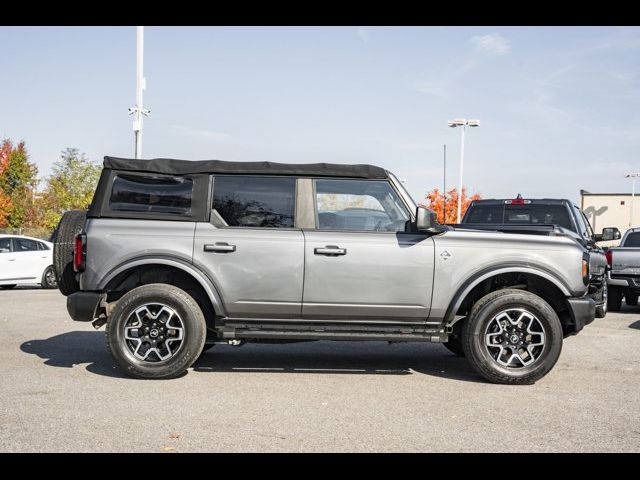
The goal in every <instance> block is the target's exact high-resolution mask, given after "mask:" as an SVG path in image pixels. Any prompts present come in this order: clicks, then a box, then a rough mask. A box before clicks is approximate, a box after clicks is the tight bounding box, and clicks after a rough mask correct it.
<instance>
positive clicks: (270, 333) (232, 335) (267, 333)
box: [219, 329, 447, 343]
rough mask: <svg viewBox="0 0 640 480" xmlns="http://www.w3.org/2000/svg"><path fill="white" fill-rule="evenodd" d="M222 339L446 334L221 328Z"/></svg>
mask: <svg viewBox="0 0 640 480" xmlns="http://www.w3.org/2000/svg"><path fill="white" fill-rule="evenodd" d="M219 333H220V337H221V338H223V339H240V338H246V339H249V338H270V339H282V340H293V339H296V340H352V341H353V340H359V341H384V342H437V343H442V342H446V341H447V334H446V333H443V332H431V333H408V334H405V333H363V332H336V331H333V332H331V331H329V332H327V331H323V332H317V331H316V332H314V331H305V332H299V331H291V330H289V331H286V330H284V331H283V330H245V329H236V330H221V331H220V332H219Z"/></svg>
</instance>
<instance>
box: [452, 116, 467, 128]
mask: <svg viewBox="0 0 640 480" xmlns="http://www.w3.org/2000/svg"><path fill="white" fill-rule="evenodd" d="M466 123H467V120H466V119H464V118H454V119H453V120H449V122H448V125H449V126H450V127H452V128H456V127H461V126H462V125H464V124H466Z"/></svg>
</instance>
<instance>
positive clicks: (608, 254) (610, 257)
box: [604, 250, 613, 266]
mask: <svg viewBox="0 0 640 480" xmlns="http://www.w3.org/2000/svg"><path fill="white" fill-rule="evenodd" d="M604 256H605V257H607V264H608V265H609V266H611V264H612V263H613V252H612V251H611V250H607V252H606V253H605V254H604Z"/></svg>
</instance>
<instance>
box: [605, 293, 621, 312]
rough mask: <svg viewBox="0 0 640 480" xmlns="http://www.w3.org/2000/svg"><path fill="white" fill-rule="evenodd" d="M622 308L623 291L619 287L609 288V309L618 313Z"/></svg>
mask: <svg viewBox="0 0 640 480" xmlns="http://www.w3.org/2000/svg"><path fill="white" fill-rule="evenodd" d="M620 308H622V290H620V289H619V288H618V287H609V292H608V296H607V309H608V310H610V311H612V312H618V311H620Z"/></svg>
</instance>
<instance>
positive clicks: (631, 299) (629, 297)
mask: <svg viewBox="0 0 640 480" xmlns="http://www.w3.org/2000/svg"><path fill="white" fill-rule="evenodd" d="M624 302H625V303H626V304H627V305H629V306H632V307H635V306H636V305H638V294H637V293H627V294H625V296H624Z"/></svg>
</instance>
